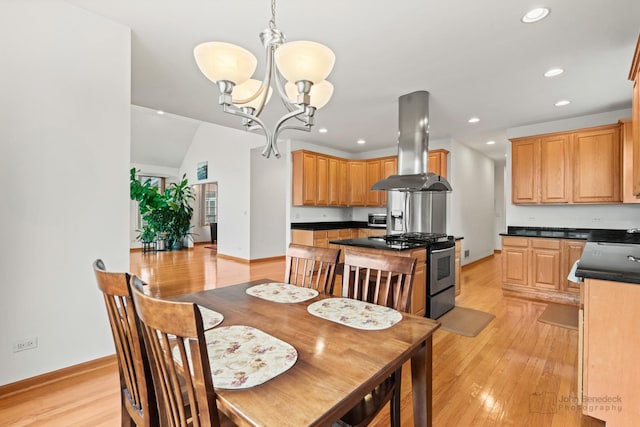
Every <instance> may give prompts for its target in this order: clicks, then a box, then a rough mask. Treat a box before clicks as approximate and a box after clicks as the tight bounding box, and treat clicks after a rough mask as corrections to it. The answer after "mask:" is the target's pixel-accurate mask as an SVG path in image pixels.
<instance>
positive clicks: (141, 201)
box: [129, 168, 195, 249]
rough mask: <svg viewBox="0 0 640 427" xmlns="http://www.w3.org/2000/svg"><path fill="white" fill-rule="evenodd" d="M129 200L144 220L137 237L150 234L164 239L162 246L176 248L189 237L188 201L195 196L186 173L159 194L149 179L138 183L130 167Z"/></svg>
mask: <svg viewBox="0 0 640 427" xmlns="http://www.w3.org/2000/svg"><path fill="white" fill-rule="evenodd" d="M129 191H130V196H131V200H135V201H137V202H138V205H139V209H140V215H142V219H143V220H144V221H145V227H144V229H143V230H142V231H141V232H140V234H139V236H138V239H140V240H141V241H144V240H143V238H148V237H149V236H150V235H153V236H154V238H156V237H157V238H160V239H163V240H164V241H165V244H166V247H168V248H175V249H179V248H181V247H182V242H183V240H184V239H185V238H187V237H188V236H190V233H189V230H190V228H191V217H192V216H193V207H192V206H191V201H192V200H193V199H194V198H195V196H194V195H193V190H192V189H191V187H190V186H189V183H188V181H187V178H186V174H184V175H183V176H182V181H180V182H179V183H171V184H170V185H169V187H168V188H167V189H166V190H165V191H164V193H161V192H159V191H158V189H157V188H156V187H154V186H152V185H151V184H150V183H149V182H145V183H142V182H140V181H139V180H138V179H137V178H136V170H135V168H132V169H131V170H130V190H129Z"/></svg>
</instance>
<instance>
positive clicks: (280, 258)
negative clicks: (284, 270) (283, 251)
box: [249, 255, 286, 264]
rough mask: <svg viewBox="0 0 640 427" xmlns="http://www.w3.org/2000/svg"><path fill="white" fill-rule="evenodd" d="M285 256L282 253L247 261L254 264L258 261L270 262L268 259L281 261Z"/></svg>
mask: <svg viewBox="0 0 640 427" xmlns="http://www.w3.org/2000/svg"><path fill="white" fill-rule="evenodd" d="M285 258H286V256H284V255H280V256H272V257H269V258H256V259H252V260H250V261H249V263H250V264H256V263H260V262H270V261H283V260H284V259H285Z"/></svg>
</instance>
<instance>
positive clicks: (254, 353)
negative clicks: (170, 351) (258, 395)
mask: <svg viewBox="0 0 640 427" xmlns="http://www.w3.org/2000/svg"><path fill="white" fill-rule="evenodd" d="M205 338H206V341H207V351H208V352H209V362H210V363H211V374H212V376H213V386H214V387H215V388H224V389H242V388H249V387H254V386H257V385H259V384H262V383H264V382H266V381H269V380H270V379H272V378H274V377H276V376H278V375H280V374H281V373H283V372H285V371H287V370H288V369H289V368H291V367H292V366H293V365H294V364H295V363H296V360H298V352H297V351H296V349H295V348H293V346H291V345H290V344H288V343H286V342H284V341H282V340H280V339H278V338H275V337H273V336H271V335H269V334H267V333H265V332H262V331H261V330H259V329H256V328H253V327H251V326H241V325H233V326H221V327H219V328H215V329H211V330H210V331H207V332H206V333H205Z"/></svg>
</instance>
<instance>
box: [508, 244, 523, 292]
mask: <svg viewBox="0 0 640 427" xmlns="http://www.w3.org/2000/svg"><path fill="white" fill-rule="evenodd" d="M528 257H529V249H527V248H526V247H512V246H504V245H503V246H502V281H503V282H504V283H511V284H514V285H522V286H527V285H528V284H529V271H528V267H529V260H528Z"/></svg>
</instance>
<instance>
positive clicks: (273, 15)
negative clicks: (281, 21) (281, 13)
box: [269, 0, 276, 30]
mask: <svg viewBox="0 0 640 427" xmlns="http://www.w3.org/2000/svg"><path fill="white" fill-rule="evenodd" d="M269 28H271V29H272V30H273V29H274V28H276V0H271V19H270V20H269Z"/></svg>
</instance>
